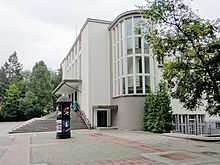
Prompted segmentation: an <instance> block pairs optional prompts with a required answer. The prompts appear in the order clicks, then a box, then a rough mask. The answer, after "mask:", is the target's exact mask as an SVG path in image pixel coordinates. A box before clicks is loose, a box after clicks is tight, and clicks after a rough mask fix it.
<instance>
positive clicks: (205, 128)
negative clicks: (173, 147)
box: [174, 122, 220, 136]
mask: <svg viewBox="0 0 220 165" xmlns="http://www.w3.org/2000/svg"><path fill="white" fill-rule="evenodd" d="M215 124H216V123H215V122H203V123H189V124H185V123H181V124H180V123H179V124H178V125H176V124H174V128H175V129H174V132H177V133H183V134H191V135H202V136H220V129H219V128H216V125H215Z"/></svg>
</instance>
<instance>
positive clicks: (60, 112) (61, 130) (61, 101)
mask: <svg viewBox="0 0 220 165" xmlns="http://www.w3.org/2000/svg"><path fill="white" fill-rule="evenodd" d="M70 104H71V101H70V99H69V98H68V97H66V96H61V97H59V98H58V100H57V109H56V110H57V120H56V133H57V134H56V138H57V139H66V138H70V137H71V128H70Z"/></svg>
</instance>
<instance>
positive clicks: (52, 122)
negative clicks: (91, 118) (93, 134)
mask: <svg viewBox="0 0 220 165" xmlns="http://www.w3.org/2000/svg"><path fill="white" fill-rule="evenodd" d="M70 126H71V129H72V130H74V129H87V127H86V125H85V123H84V122H83V121H82V120H81V118H80V117H79V116H78V114H77V113H76V112H71V120H70ZM49 131H56V118H55V113H54V112H53V113H52V114H49V115H47V116H44V117H42V118H36V119H31V120H29V121H26V122H25V123H23V124H22V125H20V126H18V127H16V128H15V129H13V130H12V131H10V132H9V133H28V132H49Z"/></svg>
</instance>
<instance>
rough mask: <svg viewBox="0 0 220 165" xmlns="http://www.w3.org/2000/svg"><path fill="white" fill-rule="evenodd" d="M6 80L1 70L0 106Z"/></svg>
mask: <svg viewBox="0 0 220 165" xmlns="http://www.w3.org/2000/svg"><path fill="white" fill-rule="evenodd" d="M7 84H8V80H7V77H6V74H5V72H4V70H3V68H1V69H0V105H1V104H2V101H3V98H4V94H5V91H6V87H7Z"/></svg>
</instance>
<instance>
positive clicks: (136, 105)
mask: <svg viewBox="0 0 220 165" xmlns="http://www.w3.org/2000/svg"><path fill="white" fill-rule="evenodd" d="M144 100H145V97H144V96H129V97H118V98H113V100H112V102H113V105H118V111H117V112H113V113H112V122H113V123H112V125H113V126H116V127H118V128H119V129H127V130H143V117H144Z"/></svg>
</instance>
